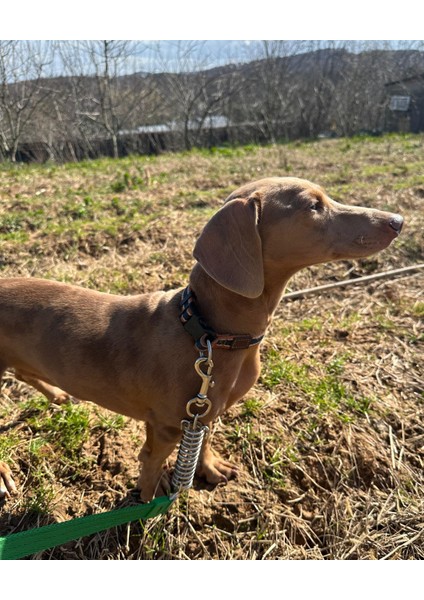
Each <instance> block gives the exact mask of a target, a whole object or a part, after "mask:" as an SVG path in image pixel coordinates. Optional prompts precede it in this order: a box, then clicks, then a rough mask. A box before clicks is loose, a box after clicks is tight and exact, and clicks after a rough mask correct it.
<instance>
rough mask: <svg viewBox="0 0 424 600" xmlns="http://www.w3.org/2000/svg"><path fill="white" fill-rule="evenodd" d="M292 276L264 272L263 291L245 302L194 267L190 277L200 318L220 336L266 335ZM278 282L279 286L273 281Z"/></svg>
mask: <svg viewBox="0 0 424 600" xmlns="http://www.w3.org/2000/svg"><path fill="white" fill-rule="evenodd" d="M292 275H293V272H287V273H279V276H278V278H275V275H274V274H271V273H268V274H267V273H266V272H265V287H264V291H263V293H262V294H261V295H260V296H258V297H257V298H246V297H244V296H240V295H239V294H236V293H234V292H232V291H231V290H228V289H226V288H224V287H222V286H221V285H220V284H219V283H217V282H216V281H215V280H214V279H212V277H210V276H209V275H208V274H207V273H206V271H205V270H204V269H203V268H202V267H201V266H200V265H199V263H196V265H195V266H194V268H193V270H192V272H191V275H190V287H191V288H192V290H193V291H194V293H195V294H196V303H197V305H198V309H199V312H200V314H201V315H202V316H203V317H204V318H205V319H206V320H207V322H208V324H209V325H210V326H211V327H213V328H214V329H215V330H216V331H219V332H222V333H224V332H225V333H240V334H242V333H249V334H250V335H252V336H260V335H263V334H264V333H265V331H266V330H267V328H268V326H269V324H270V323H271V320H272V316H273V314H274V311H275V309H276V308H277V306H278V304H279V302H280V300H281V297H282V295H283V292H284V288H285V287H286V285H287V282H288V280H289V279H290V277H291V276H292ZM277 279H278V282H279V283H278V284H276V283H275V281H276V280H277Z"/></svg>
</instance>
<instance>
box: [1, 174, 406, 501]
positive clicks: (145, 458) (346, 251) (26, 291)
mask: <svg viewBox="0 0 424 600" xmlns="http://www.w3.org/2000/svg"><path fill="white" fill-rule="evenodd" d="M402 221H403V220H402V217H400V216H399V215H396V214H392V213H387V212H382V211H378V210H373V209H368V208H362V207H352V206H347V205H343V204H339V203H337V202H334V201H333V200H331V199H330V198H329V197H328V196H327V195H326V194H325V192H324V191H323V190H322V189H321V188H320V187H319V186H316V185H315V184H313V183H311V182H308V181H306V180H301V179H296V178H269V179H263V180H259V181H256V182H253V183H250V184H247V185H245V186H243V187H241V188H239V189H238V190H236V191H235V192H234V193H233V194H231V195H230V196H229V198H227V201H226V203H225V204H224V206H223V207H222V208H221V209H220V210H219V211H218V212H217V213H216V214H215V215H214V216H213V217H212V219H211V220H210V221H209V223H207V225H206V226H205V228H204V230H203V232H202V234H201V235H200V237H199V239H198V240H197V243H196V246H195V250H194V256H195V258H196V259H197V262H196V264H195V266H194V268H193V270H192V273H191V276H190V285H191V287H192V289H193V291H194V292H195V294H196V297H197V303H198V310H199V311H200V313H201V314H202V315H203V316H204V318H205V319H206V320H207V322H208V323H209V324H210V326H211V327H213V328H214V329H215V330H216V331H218V332H220V333H249V334H251V335H252V336H259V335H262V334H263V333H264V332H265V331H266V329H267V327H268V326H269V324H270V322H271V319H272V315H273V313H274V311H275V309H276V307H277V306H278V303H279V301H280V299H281V296H282V294H283V292H284V288H285V286H286V284H287V282H288V280H289V279H290V277H291V276H292V275H293V274H294V273H296V272H297V271H298V270H299V269H301V268H303V267H306V266H309V265H313V264H317V263H323V262H327V261H331V260H335V259H342V258H360V257H364V256H368V255H370V254H374V253H375V252H378V251H380V250H382V249H383V248H385V247H387V246H388V245H389V244H390V242H391V241H392V240H393V239H395V238H396V237H397V235H398V234H399V233H400V230H401V228H402ZM181 291H182V290H181V289H179V290H173V291H168V292H155V293H151V294H141V295H137V296H133V297H123V296H116V295H110V294H103V293H99V292H96V291H92V290H86V289H82V288H79V287H76V286H71V285H67V284H63V283H55V282H52V281H46V280H40V279H32V278H28V279H4V280H2V281H0V372H1V374H2V373H3V372H4V370H5V369H6V368H14V369H15V372H16V376H17V377H18V378H20V379H22V380H24V381H26V382H28V383H30V384H31V385H33V386H34V387H35V388H37V389H39V390H40V391H42V392H43V393H44V394H45V395H46V396H47V397H48V398H49V399H51V400H53V401H58V402H61V401H64V400H66V399H68V398H69V396H73V397H75V398H78V399H81V400H90V401H92V402H95V403H97V404H99V405H101V406H104V407H106V408H108V409H110V410H112V411H115V412H118V413H121V414H124V415H127V416H129V417H133V418H135V419H141V420H144V421H145V422H146V432H147V437H146V442H145V444H144V446H143V448H142V450H141V452H140V457H139V458H140V462H141V471H140V477H139V479H138V487H139V489H140V491H141V492H140V493H141V498H142V499H143V500H149V499H150V498H152V497H153V496H154V495H155V494H156V495H158V494H161V493H164V492H165V493H166V492H168V491H169V483H168V481H167V478H166V477H165V476H164V475H163V471H162V465H163V463H164V461H165V459H166V458H167V457H168V456H169V455H170V454H171V452H172V451H173V450H174V448H175V446H176V445H177V443H178V441H179V439H180V436H181V429H180V422H181V420H182V419H184V418H186V409H185V406H186V403H187V401H188V400H189V399H190V398H192V397H193V396H195V395H196V394H197V392H198V391H199V378H198V375H197V374H196V373H195V371H194V369H193V364H194V361H195V359H196V358H197V357H198V353H197V351H196V349H195V348H194V345H193V340H192V339H191V337H190V335H189V334H188V333H187V332H185V331H184V329H183V327H182V325H181V323H180V321H179V318H178V315H179V302H180V297H181ZM213 361H214V365H215V366H214V371H213V376H214V380H215V382H216V385H215V387H213V388H212V389H211V390H210V393H209V397H210V399H211V401H212V410H211V413H210V414H209V415H208V416H207V417H206V418H205V419H204V422H205V424H210V423H211V422H212V421H213V420H214V419H215V418H216V417H218V416H219V415H221V414H222V413H223V412H224V411H225V410H227V409H228V407H229V406H231V405H232V404H233V403H234V402H237V401H238V400H239V399H241V398H242V397H243V396H244V395H245V394H246V392H248V390H249V389H250V388H251V387H252V385H253V384H254V383H255V381H256V380H257V378H258V376H259V372H260V359H259V347H258V346H254V347H251V348H248V349H245V350H223V349H216V350H214V355H213ZM198 473H199V475H201V476H203V477H205V478H206V479H207V481H208V482H210V483H212V484H217V483H219V482H226V481H227V480H228V479H229V478H230V477H232V476H234V475H235V474H236V468H235V466H234V465H232V464H230V463H229V462H227V461H225V460H223V459H222V458H220V457H219V456H217V455H216V454H214V452H213V451H212V450H211V447H210V443H209V441H208V440H207V441H206V442H205V444H204V447H203V450H202V454H201V457H200V461H199V467H198ZM0 487H1V489H0V494H1V493H3V495H8V494H9V493H11V492H13V491H14V490H15V489H16V488H15V484H14V482H13V478H12V475H11V472H10V468H9V467H8V465H7V464H6V463H4V462H0ZM1 490H3V492H1Z"/></svg>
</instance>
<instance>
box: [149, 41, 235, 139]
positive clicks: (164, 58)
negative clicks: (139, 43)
mask: <svg viewBox="0 0 424 600" xmlns="http://www.w3.org/2000/svg"><path fill="white" fill-rule="evenodd" d="M167 48H168V49H169V46H168V45H167ZM156 56H157V62H158V64H159V66H160V68H161V70H162V71H163V72H162V73H161V76H162V78H163V80H164V85H163V92H162V94H163V96H162V101H163V103H164V105H165V107H166V109H165V112H166V114H167V115H168V120H169V121H173V122H174V125H175V127H176V128H177V129H178V130H180V131H182V135H183V143H184V147H185V148H186V149H187V150H190V149H191V148H192V147H193V146H196V145H199V144H200V143H201V140H202V138H204V132H205V129H207V126H208V123H212V122H213V121H212V120H213V118H214V117H218V116H219V117H222V116H224V113H225V107H226V106H227V102H228V99H229V98H230V97H231V95H233V94H234V93H235V91H236V88H237V85H238V80H237V78H234V77H233V76H232V73H231V71H232V70H231V69H230V70H226V69H225V68H221V67H211V56H210V55H209V53H208V52H207V51H206V47H205V42H202V41H176V42H174V43H172V55H171V56H169V55H167V54H166V51H165V48H164V46H163V44H158V45H157V46H156Z"/></svg>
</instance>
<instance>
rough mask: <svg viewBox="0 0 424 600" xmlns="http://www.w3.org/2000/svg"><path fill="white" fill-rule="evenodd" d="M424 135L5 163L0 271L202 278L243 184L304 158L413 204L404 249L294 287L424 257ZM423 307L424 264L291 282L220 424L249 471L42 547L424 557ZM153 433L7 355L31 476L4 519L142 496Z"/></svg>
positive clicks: (371, 199)
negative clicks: (217, 225) (60, 391)
mask: <svg viewBox="0 0 424 600" xmlns="http://www.w3.org/2000/svg"><path fill="white" fill-rule="evenodd" d="M422 150H423V137H422V136H412V135H406V136H402V135H398V136H396V135H388V136H381V137H378V138H373V137H370V138H367V137H366V136H364V137H362V136H360V137H357V138H350V139H346V140H344V139H340V140H322V141H319V142H300V143H289V144H281V145H279V144H274V145H269V146H264V147H260V146H254V145H250V146H245V147H239V148H232V147H222V148H213V149H210V150H193V151H192V152H185V153H180V154H164V155H159V156H152V157H137V156H131V157H127V158H123V159H119V160H111V159H98V160H95V161H84V162H82V163H72V164H66V165H55V164H46V165H7V164H1V165H0V270H1V276H2V277H8V276H16V275H19V276H29V275H31V276H38V277H48V278H52V279H58V280H61V281H67V282H72V283H77V284H80V285H84V286H87V287H91V288H93V289H99V290H102V291H109V292H114V293H122V294H131V293H138V292H141V291H143V292H144V291H146V292H147V291H154V290H157V289H171V288H173V287H177V286H180V285H184V284H185V283H186V282H187V278H188V275H189V272H190V270H191V268H192V265H193V257H192V249H193V245H194V241H195V239H196V237H197V236H198V234H199V232H200V231H201V228H202V227H203V226H204V224H205V222H206V221H207V219H208V218H209V217H210V216H211V215H212V214H213V213H214V212H215V211H216V210H217V208H219V206H221V204H222V202H223V200H224V199H225V198H226V196H227V195H228V194H229V193H230V192H231V191H232V190H234V189H235V188H236V187H237V186H239V185H240V184H242V183H244V182H246V181H249V180H252V179H258V178H261V177H264V176H268V175H288V174H289V175H294V176H299V177H304V178H307V179H311V180H313V181H316V182H317V183H319V184H321V185H322V186H324V187H325V188H326V189H327V191H328V192H329V193H330V195H332V197H333V198H334V199H336V200H340V201H343V202H346V203H352V204H359V205H370V206H375V207H377V208H381V209H385V208H386V209H390V210H396V211H398V212H401V213H402V214H403V215H404V216H405V219H406V226H405V230H404V232H402V236H401V237H400V238H399V240H397V241H396V243H395V244H393V245H392V246H391V247H390V248H389V249H387V250H386V251H384V252H382V253H380V254H378V255H377V256H375V257H372V258H370V259H364V260H360V261H342V262H339V263H332V264H329V265H325V266H316V267H312V268H309V269H305V270H304V271H302V272H301V273H299V274H297V275H296V276H295V277H294V278H293V279H292V281H291V282H290V288H291V289H292V290H296V289H301V288H306V287H312V286H314V285H320V284H324V283H329V282H331V281H334V280H343V279H346V278H349V277H355V276H360V275H366V274H369V273H374V272H379V271H383V270H388V269H390V268H396V267H401V266H406V265H411V264H413V263H415V262H423V258H424V256H423V246H422V235H421V231H422V225H423V211H422V203H423V193H424V192H423V179H422V175H423V171H424V164H423V161H422ZM422 316H423V302H422V275H421V274H420V273H417V274H414V275H413V276H410V277H408V278H404V279H401V280H384V281H378V282H375V283H372V284H369V285H368V286H351V287H349V288H345V289H344V290H341V289H338V290H335V291H333V292H331V293H326V294H323V295H321V296H319V297H317V296H310V297H306V298H304V299H303V300H300V301H299V300H295V301H284V300H283V301H282V302H281V305H280V306H279V308H278V309H277V312H276V315H275V319H274V321H273V323H272V325H271V327H270V330H269V332H268V335H267V336H266V339H265V341H264V343H263V347H262V363H263V368H262V374H261V377H260V379H259V381H258V382H257V384H256V385H255V386H254V388H253V389H252V390H251V391H250V392H249V394H248V396H247V397H246V398H245V399H244V400H243V401H242V402H241V403H240V404H239V405H238V406H235V407H233V408H231V409H230V411H229V412H228V413H227V414H226V415H224V416H223V417H222V418H221V419H220V420H219V421H218V422H217V424H216V426H215V429H214V431H213V440H214V447H215V448H216V449H217V450H218V451H220V452H221V453H222V454H223V455H224V457H225V458H227V459H228V460H231V461H234V462H236V463H237V465H238V466H239V468H240V474H239V477H238V479H237V480H236V481H232V482H230V483H229V484H228V485H227V486H225V487H217V488H215V489H214V490H210V489H208V488H207V487H206V486H205V484H204V483H202V482H201V481H200V480H196V481H195V486H194V490H192V491H191V492H190V493H189V494H188V495H187V496H184V497H181V498H180V499H179V500H178V502H177V504H176V505H174V507H173V509H172V511H171V512H170V513H168V514H167V515H165V516H163V517H160V518H157V519H154V520H152V521H148V522H146V523H145V524H141V523H137V522H136V523H132V524H131V525H130V526H128V527H122V528H115V529H112V530H109V531H107V532H104V533H101V534H98V535H95V536H90V537H89V538H87V539H86V538H84V539H82V540H80V541H78V542H75V543H69V544H66V545H65V546H62V547H60V548H56V549H53V550H50V551H46V552H44V553H43V554H42V555H41V558H43V559H58V560H66V559H77V560H82V559H94V560H98V559H133V560H134V559H155V560H157V559H183V560H186V559H262V558H264V559H276V558H284V559H305V558H306V559H339V560H340V559H352V558H354V559H375V558H380V559H381V558H391V559H411V558H415V559H422V558H423V557H424V553H423V544H422V531H423V527H422V525H423V521H422V514H423V509H424V505H423V494H422V489H423V485H424V480H423V466H424V462H423V461H424V457H423V454H422V448H421V446H422V442H421V440H422V422H423V416H424V403H423V401H424V397H423V393H422V364H423V358H424V357H423V351H422V344H421V342H422V339H423V338H422ZM143 439H144V427H143V425H142V424H140V423H136V422H134V421H132V420H130V419H127V418H124V417H122V416H119V415H114V414H112V413H110V412H108V411H106V410H104V409H99V408H98V407H95V406H93V405H91V404H89V403H87V404H77V405H72V404H70V405H64V406H60V407H58V406H52V405H49V404H48V403H47V402H46V401H45V400H44V398H43V397H40V395H39V394H37V393H36V392H34V390H32V389H31V388H29V387H27V386H25V385H24V384H22V383H18V382H17V381H16V380H15V379H14V377H13V374H12V373H7V374H6V376H5V377H4V381H3V386H2V393H1V395H0V460H3V461H6V462H7V463H8V464H10V465H11V468H12V469H13V472H14V473H15V475H16V481H17V484H18V488H19V493H18V495H17V496H15V497H13V498H12V499H10V500H8V501H7V502H6V503H4V505H3V506H2V507H1V511H0V534H1V535H5V534H7V533H10V532H14V531H21V530H25V529H28V528H30V527H34V526H40V525H43V524H47V523H51V522H55V521H60V520H68V519H71V518H73V517H77V516H83V515H85V514H92V513H93V512H102V511H105V510H111V509H113V508H116V507H119V506H125V505H126V503H128V502H129V494H130V490H131V488H132V487H133V486H134V484H135V481H136V479H137V474H138V463H137V455H138V452H139V450H140V447H141V444H142V442H143ZM172 460H173V459H172ZM172 460H171V464H172Z"/></svg>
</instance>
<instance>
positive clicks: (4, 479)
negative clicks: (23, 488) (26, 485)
mask: <svg viewBox="0 0 424 600" xmlns="http://www.w3.org/2000/svg"><path fill="white" fill-rule="evenodd" d="M13 492H16V485H15V482H14V481H13V477H12V471H11V470H10V468H9V465H7V464H6V463H5V462H2V461H0V498H4V497H5V496H10V494H11V493H13Z"/></svg>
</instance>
